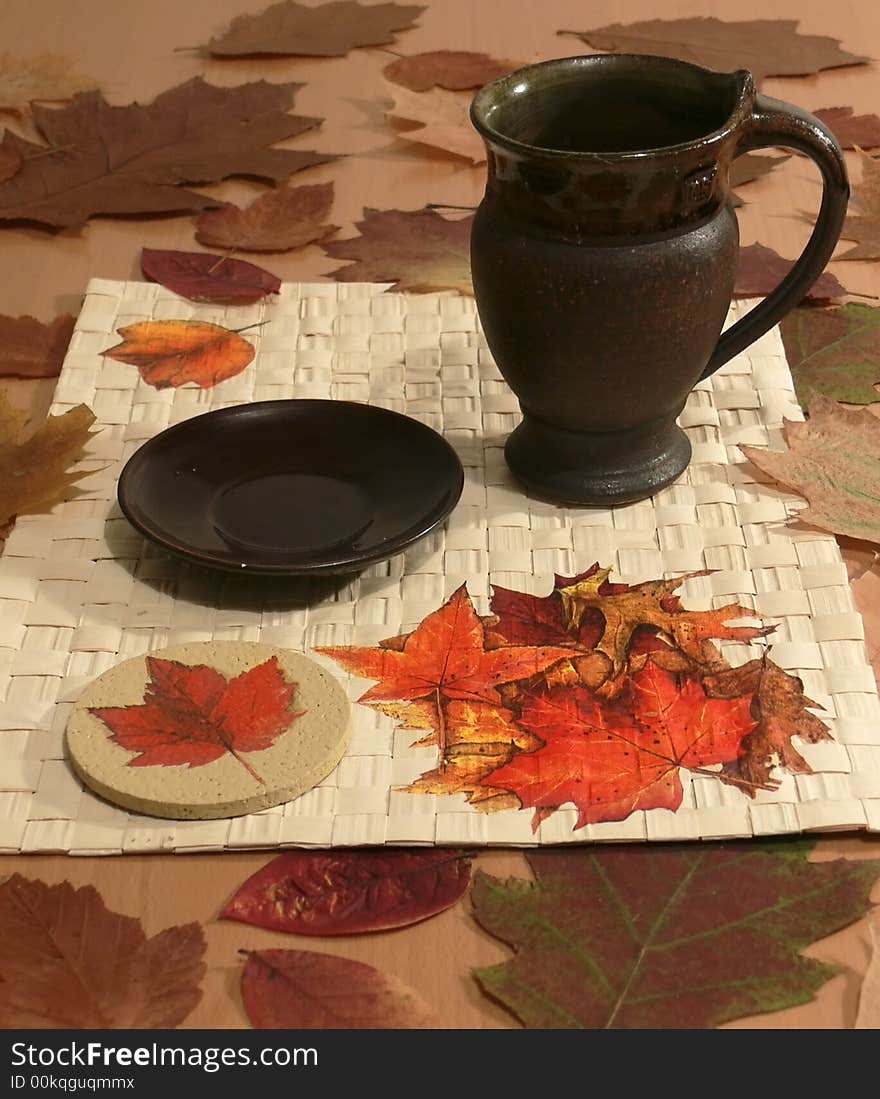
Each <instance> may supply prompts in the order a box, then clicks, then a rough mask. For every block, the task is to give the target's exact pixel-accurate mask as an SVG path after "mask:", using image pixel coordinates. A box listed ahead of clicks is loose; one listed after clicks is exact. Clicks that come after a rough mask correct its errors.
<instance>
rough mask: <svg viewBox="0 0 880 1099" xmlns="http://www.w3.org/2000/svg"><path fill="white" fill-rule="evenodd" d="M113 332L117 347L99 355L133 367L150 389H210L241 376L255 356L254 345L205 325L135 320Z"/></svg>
mask: <svg viewBox="0 0 880 1099" xmlns="http://www.w3.org/2000/svg"><path fill="white" fill-rule="evenodd" d="M117 332H118V333H119V335H120V336H122V337H123V340H122V343H117V344H115V345H114V346H113V347H110V348H108V349H107V350H106V351H105V352H104V354H105V355H106V356H107V357H108V358H110V359H116V360H117V362H121V363H128V364H129V366H136V367H137V368H138V370H139V371H140V374H141V377H142V378H143V379H144V381H145V382H146V383H147V384H148V385H151V386H153V387H154V388H155V389H168V388H170V387H175V388H176V387H178V386H181V385H186V383H187V382H194V383H195V384H196V385H197V386H198V387H199V388H200V389H210V388H211V386H214V385H216V384H217V383H218V382H223V381H226V379H227V378H234V377H235V375H236V374H240V373H241V372H242V370H244V368H245V367H246V366H247V365H248V363H250V362H251V360H252V359H253V357H254V354H255V351H254V345H253V344H252V343H249V342H248V341H247V340H246V339H244V338H243V337H242V336H240V335H239V334H238V333H237V332H232V331H230V330H229V329H228V328H223V327H222V326H221V325H219V324H209V323H208V321H184V320H179V321H139V322H138V323H137V324H127V325H126V326H125V327H124V328H119V329H117Z"/></svg>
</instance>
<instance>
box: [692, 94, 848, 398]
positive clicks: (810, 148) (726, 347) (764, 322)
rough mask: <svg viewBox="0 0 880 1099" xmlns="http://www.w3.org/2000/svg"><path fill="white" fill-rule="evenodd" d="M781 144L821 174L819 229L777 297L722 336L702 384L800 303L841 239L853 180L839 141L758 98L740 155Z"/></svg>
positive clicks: (815, 122) (803, 115) (807, 119)
mask: <svg viewBox="0 0 880 1099" xmlns="http://www.w3.org/2000/svg"><path fill="white" fill-rule="evenodd" d="M779 145H781V146H783V147H784V148H787V149H796V150H797V151H798V152H800V153H806V155H807V156H808V157H810V159H811V160H813V161H814V162H815V163H816V164H817V165H818V167H819V170H820V171H821V172H822V205H821V207H820V208H819V216H818V218H817V220H816V225H815V228H814V229H813V232H812V235H811V236H810V239H809V240H808V241H807V245H806V247H805V248H804V250H803V252H802V253H801V256H800V259H799V260H798V261H797V263H796V264H795V265H794V267H792V269H791V270H790V271H789V273H788V274H787V275H786V276H785V278H784V279H783V280H782V282H781V283H780V284H779V285H778V286H777V287H776V289H775V290H774V291H773V293H772V294H770V295H769V296H768V297H766V298H765V299H764V300H763V301H762V302H761V304H760V305H756V306H755V308H754V309H752V310H750V311H749V312H748V313H747V314H746V315H745V316H744V317H742V318H741V319H740V320H738V321H737V322H736V324H734V325H732V326H731V327H730V328H728V329H727V331H726V332H724V333H722V335H721V338H720V339H719V340H718V343H717V345H716V347H715V350H714V351H713V352H712V357H711V358H710V359H709V365H708V366H707V367H706V369H705V371H704V372H703V375H702V377H701V378H700V381H703V380H704V379H705V378H708V377H709V376H710V375H711V374H714V373H715V371H716V370H717V369H718V368H719V367H720V366H723V365H724V364H725V363H726V362H727V361H728V360H729V359H732V358H733V356H734V355H738V354H739V353H740V351H744V350H745V349H746V348H747V347H748V346H749V344H751V343H754V342H755V340H757V339H758V338H759V337H760V336H763V335H764V333H765V332H767V331H768V330H769V329H771V328H772V327H773V325H774V324H776V323H778V322H779V321H780V320H782V318H783V317H784V316H785V314H786V313H788V312H789V310H791V309H793V308H794V307H795V306H796V305H797V304H798V302H799V301H800V300H801V299H802V298H803V297H804V295H805V294H806V293H807V291H808V290H809V289H810V287H811V286H812V285H813V283H814V282H815V281H816V279H817V278H818V277H819V275H821V273H822V271H823V270H824V269H825V265H826V264H827V263H828V260H829V259H830V258H831V253H832V252H833V251H834V247H835V245H836V244H837V241H838V238H839V237H840V230H841V229H842V228H843V219H844V217H845V216H846V208H847V204H848V202H849V179H848V177H847V174H846V161H845V160H844V159H843V153H842V152H841V149H840V146H839V145H838V144H837V140H836V138H835V137H834V135H833V134H832V133H831V131H830V130H829V129H828V128H827V127H826V126H824V125H823V124H822V123H821V122H820V121H819V119H818V118H816V117H815V116H814V115H811V114H809V113H808V112H807V111H802V110H801V109H800V108H799V107H795V106H792V104H790V103H783V102H782V100H780V99H771V98H770V96H766V95H760V94H758V95H756V96H755V102H754V106H753V108H752V117H751V120H750V122H746V127H745V132H744V135H743V137H742V139H741V141H740V143H739V145H738V147H737V153H736V155H737V156H740V155H742V154H743V153H746V152H748V151H749V150H750V149H763V148H766V147H767V146H779Z"/></svg>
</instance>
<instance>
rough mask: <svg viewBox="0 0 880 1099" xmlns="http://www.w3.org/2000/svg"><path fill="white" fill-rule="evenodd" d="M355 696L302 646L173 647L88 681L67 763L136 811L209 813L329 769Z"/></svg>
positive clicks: (283, 791)
mask: <svg viewBox="0 0 880 1099" xmlns="http://www.w3.org/2000/svg"><path fill="white" fill-rule="evenodd" d="M349 719H350V706H349V702H348V699H347V698H346V696H345V692H344V691H343V689H342V687H341V686H340V684H339V683H338V682H337V681H336V679H334V678H333V676H332V675H330V674H329V672H326V671H325V670H324V669H323V668H321V667H319V666H318V665H317V664H316V663H315V662H314V661H312V660H309V659H308V657H305V656H303V655H302V654H301V653H295V652H290V651H289V650H286V649H276V648H273V647H272V646H271V645H261V644H256V643H251V642H237V641H212V642H199V643H194V644H190V645H175V646H173V647H171V648H168V649H161V650H159V651H157V652H154V653H148V654H147V655H146V656H138V657H135V658H134V659H133V660H126V661H125V662H124V663H123V664H118V665H116V667H114V668H111V669H110V670H109V671H107V672H105V673H104V674H103V675H102V676H99V678H98V679H96V680H95V682H94V683H92V684H90V685H89V686H88V687H87V688H86V690H85V691H83V693H82V695H80V697H79V699H78V700H77V703H76V706H75V708H74V710H73V713H72V714H71V716H70V720H69V722H68V724H67V746H68V751H69V754H70V760H71V762H72V764H73V768H74V770H75V771H76V773H77V774H78V775H79V777H80V778H81V779H82V780H83V782H84V783H85V784H86V785H87V786H90V787H91V788H92V789H93V790H94V791H95V792H96V793H98V794H100V795H101V796H102V797H105V798H107V799H108V800H109V801H113V802H115V803H116V804H117V805H122V806H123V807H124V808H126V809H134V810H136V811H137V812H138V813H147V814H150V815H152V816H159V817H171V818H175V819H184V820H186V819H197V820H207V819H210V818H213V817H231V816H240V815H241V814H243V813H253V812H256V811H257V810H259V809H267V808H268V807H269V806H271V805H279V804H280V803H281V802H284V801H290V800H291V799H292V798H295V797H297V796H298V795H299V794H302V793H304V792H305V791H306V790H310V789H311V788H312V787H313V786H315V785H316V784H317V783H319V782H320V781H321V780H322V779H323V778H326V776H327V775H328V774H329V773H330V772H331V771H332V770H333V768H334V767H335V766H336V764H337V763H338V762H339V760H340V759H341V758H342V756H343V754H344V752H345V749H346V746H347V745H348V739H349Z"/></svg>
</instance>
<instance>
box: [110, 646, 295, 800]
mask: <svg viewBox="0 0 880 1099" xmlns="http://www.w3.org/2000/svg"><path fill="white" fill-rule="evenodd" d="M147 671H148V672H149V676H150V679H149V682H148V683H147V687H146V690H145V691H144V701H143V703H141V704H139V705H134V706H93V707H90V708H89V712H90V713H92V714H94V715H95V717H97V718H99V719H100V720H101V721H103V722H104V724H105V725H106V726H107V727H108V728H109V729H110V731H111V734H112V738H113V740H114V741H115V742H116V743H117V744H118V745H119V746H120V747H121V748H125V749H126V750H127V751H129V752H135V753H137V754H136V755H135V758H134V759H131V760H129V763H128V765H129V767H153V766H156V765H159V766H163V767H172V766H178V767H179V766H187V767H201V766H202V765H203V764H205V763H211V762H212V761H213V760H215V759H219V758H220V757H221V756H222V755H224V754H225V753H227V752H228V753H229V754H230V755H231V756H233V757H234V758H235V759H236V760H238V762H239V763H240V764H241V765H242V767H244V769H245V770H246V771H247V772H248V773H249V774H250V775H252V776H253V777H254V778H255V779H256V780H257V781H258V782H262V781H263V780H262V779H261V778H260V776H259V775H258V774H257V773H256V771H255V770H254V769H253V767H251V765H250V764H249V763H248V762H247V760H245V759H243V758H242V755H241V753H242V752H260V751H262V750H263V749H264V748H269V747H271V746H272V744H273V743H274V742H275V740H276V739H277V738H278V737H279V736H280V735H281V734H282V733H283V732H285V730H286V729H287V728H288V727H289V726H290V724H291V722H292V721H293V720H294V719H295V718H297V717H300V716H301V715H300V714H298V713H294V712H293V711H292V710H291V709H290V703H291V700H292V699H293V693H294V691H295V689H296V684H295V683H288V682H287V680H286V679H285V678H284V673H283V671H282V670H281V668H280V667H279V664H278V658H277V657H275V656H273V657H270V658H269V659H268V660H266V661H264V662H263V663H262V664H258V665H257V666H256V667H255V668H250V669H249V670H248V671H246V672H242V673H241V675H237V676H235V678H234V679H227V678H226V677H225V676H224V675H222V674H221V673H220V672H218V671H217V670H216V669H215V668H211V667H209V666H208V665H207V664H193V665H189V664H181V663H179V662H178V661H177V660H162V659H161V658H159V657H155V656H148V657H147Z"/></svg>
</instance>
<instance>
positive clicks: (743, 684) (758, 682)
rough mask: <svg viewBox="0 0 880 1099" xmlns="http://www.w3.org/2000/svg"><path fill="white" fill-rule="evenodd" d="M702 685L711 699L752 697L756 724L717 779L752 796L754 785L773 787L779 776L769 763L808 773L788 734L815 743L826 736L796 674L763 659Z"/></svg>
mask: <svg viewBox="0 0 880 1099" xmlns="http://www.w3.org/2000/svg"><path fill="white" fill-rule="evenodd" d="M703 686H704V687H705V688H706V693H707V694H708V695H709V696H711V697H712V698H730V699H733V698H739V697H742V696H743V695H752V696H753V699H754V700H753V702H752V708H751V712H752V717H753V718H754V719H755V721H756V722H757V724H756V725H755V728H754V729H753V730H752V732H751V733H749V734H748V736H746V738H745V740H744V741H743V753H742V755H740V756H739V757H738V758H737V759H735V760H733V761H731V762H727V763H725V764H724V766H723V767H722V768H721V775H722V779H723V781H725V782H728V783H729V784H730V785H732V786H738V787H739V788H740V789H742V790H743V791H744V793H747V794H749V795H753V794H754V792H755V789H756V788H757V787H762V788H764V789H770V790H775V789H777V788H778V787H779V780H778V779H776V778H774V777H773V776H772V771H773V769H774V768H775V767H784V768H785V769H786V770H787V771H791V772H792V773H793V774H810V773H811V771H812V768H811V767H810V766H809V764H808V763H807V761H806V760H805V759H804V757H803V756H802V755H801V754H800V752H799V751H798V750H797V749H796V748H795V747H794V745H793V744H792V742H791V741H792V737H799V738H800V739H801V740H804V741H806V742H807V743H808V744H818V743H819V741H822V740H830V739H831V734H830V732H829V731H828V728H827V726H826V725H825V724H824V723H823V722H821V721H820V720H819V718H818V717H816V715H815V714H811V713H810V711H809V710H808V709H807V707H808V706H813V707H815V705H816V704H815V703H814V702H812V701H811V700H810V699H809V698H806V697H805V696H804V685H803V683H802V682H801V680H800V679H799V678H798V677H797V676H794V675H789V673H788V672H786V671H783V669H782V668H780V667H779V666H778V665H777V664H774V663H773V661H772V660H767V659H766V658H764V659H757V660H750V661H749V662H748V663H747V664H742V665H740V667H738V668H728V669H725V670H722V671H718V672H714V673H713V674H711V675H708V676H705V677H704V679H703Z"/></svg>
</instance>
